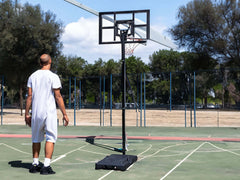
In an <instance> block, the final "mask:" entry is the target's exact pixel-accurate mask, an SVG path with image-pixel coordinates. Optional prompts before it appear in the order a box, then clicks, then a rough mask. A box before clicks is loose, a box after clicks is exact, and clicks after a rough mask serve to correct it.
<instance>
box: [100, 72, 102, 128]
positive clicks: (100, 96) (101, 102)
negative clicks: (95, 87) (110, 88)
mask: <svg viewBox="0 0 240 180" xmlns="http://www.w3.org/2000/svg"><path fill="white" fill-rule="evenodd" d="M99 93H100V100H99V106H100V126H102V109H101V108H102V77H101V76H100V77H99Z"/></svg>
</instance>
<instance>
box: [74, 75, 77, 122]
mask: <svg viewBox="0 0 240 180" xmlns="http://www.w3.org/2000/svg"><path fill="white" fill-rule="evenodd" d="M76 83H77V79H76V77H74V126H76V101H77V93H76V91H77V88H76Z"/></svg>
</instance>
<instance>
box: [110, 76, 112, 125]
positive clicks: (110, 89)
mask: <svg viewBox="0 0 240 180" xmlns="http://www.w3.org/2000/svg"><path fill="white" fill-rule="evenodd" d="M110 126H112V74H110Z"/></svg>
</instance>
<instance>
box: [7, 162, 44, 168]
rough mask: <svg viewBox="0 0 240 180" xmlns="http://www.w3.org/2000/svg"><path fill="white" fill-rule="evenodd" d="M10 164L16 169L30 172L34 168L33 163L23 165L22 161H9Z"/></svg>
mask: <svg viewBox="0 0 240 180" xmlns="http://www.w3.org/2000/svg"><path fill="white" fill-rule="evenodd" d="M8 164H9V165H11V167H14V168H23V169H28V170H29V169H30V168H31V166H32V163H23V162H22V161H21V160H17V161H9V162H8ZM41 165H42V163H40V166H41Z"/></svg>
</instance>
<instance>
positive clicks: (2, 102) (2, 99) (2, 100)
mask: <svg viewBox="0 0 240 180" xmlns="http://www.w3.org/2000/svg"><path fill="white" fill-rule="evenodd" d="M3 86H4V76H2V83H1V90H2V98H1V125H3V105H4V89H3Z"/></svg>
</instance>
